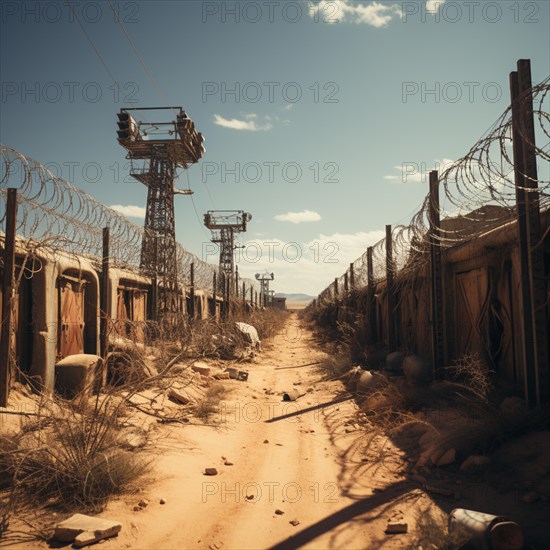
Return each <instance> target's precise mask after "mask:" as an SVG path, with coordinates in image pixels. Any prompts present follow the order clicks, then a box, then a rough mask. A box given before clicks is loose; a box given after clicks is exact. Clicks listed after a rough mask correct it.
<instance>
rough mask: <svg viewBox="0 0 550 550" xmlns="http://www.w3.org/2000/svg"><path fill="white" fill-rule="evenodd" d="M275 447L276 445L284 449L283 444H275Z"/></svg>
mask: <svg viewBox="0 0 550 550" xmlns="http://www.w3.org/2000/svg"><path fill="white" fill-rule="evenodd" d="M275 445H276V446H277V447H282V446H283V444H282V443H275Z"/></svg>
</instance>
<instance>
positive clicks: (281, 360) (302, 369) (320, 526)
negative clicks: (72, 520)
mask: <svg viewBox="0 0 550 550" xmlns="http://www.w3.org/2000/svg"><path fill="white" fill-rule="evenodd" d="M323 356H324V353H323V352H322V351H320V350H319V349H318V348H317V347H316V345H315V342H314V341H313V339H312V336H311V334H310V333H309V332H307V331H305V330H304V329H303V328H301V326H300V324H299V322H298V320H297V318H296V315H291V317H290V319H289V321H288V323H287V325H286V327H285V330H284V331H283V332H282V333H281V334H280V335H279V336H277V337H276V338H275V339H274V341H273V342H272V343H271V344H270V345H269V349H267V350H265V351H264V352H263V353H261V354H260V355H259V356H258V357H257V359H256V360H255V362H254V363H253V364H249V365H247V367H246V368H247V369H248V370H249V372H250V376H249V379H248V381H247V382H239V381H234V380H229V381H224V384H226V385H227V387H228V389H229V390H230V391H229V393H228V395H227V397H226V399H225V400H224V401H223V402H221V403H220V410H219V416H218V419H217V420H218V421H219V423H216V425H214V426H197V425H189V426H177V427H174V426H172V427H163V428H162V430H163V438H162V439H161V440H160V441H159V442H158V449H160V452H159V451H158V450H157V451H155V453H154V459H155V467H154V472H153V475H154V478H155V479H154V480H153V481H152V482H149V481H144V482H143V488H142V490H141V492H140V493H139V494H138V495H132V496H131V497H128V496H126V497H122V498H121V499H119V500H115V501H113V502H111V503H110V504H109V505H108V507H107V508H106V510H105V511H104V512H103V513H102V514H101V516H103V517H106V518H112V519H116V520H118V521H121V522H122V523H123V529H122V531H121V533H120V534H119V536H118V537H116V538H115V539H111V540H108V541H105V542H104V543H103V548H140V549H168V548H178V549H184V548H185V549H188V548H189V549H190V548H201V549H202V548H207V549H208V548H212V549H221V548H223V549H230V548H235V549H237V548H238V549H245V548H277V549H279V548H280V549H283V548H299V547H300V548H302V547H303V548H316V549H317V548H373V547H379V548H380V547H384V548H386V547H387V548H401V547H407V546H408V542H410V538H409V535H394V536H388V535H386V534H384V530H385V527H386V523H387V520H388V518H389V517H390V516H391V515H392V514H393V513H395V511H396V510H401V511H405V512H406V508H407V507H410V506H412V505H413V503H412V502H407V499H405V500H403V499H400V498H399V497H400V495H402V494H403V486H402V485H401V484H400V478H399V475H397V474H396V473H395V472H394V471H393V470H392V471H389V470H383V471H378V473H377V474H376V475H374V473H373V472H372V471H371V472H363V474H364V475H361V476H356V475H353V473H354V472H355V473H357V468H361V467H363V466H364V465H365V462H364V461H362V457H361V456H360V454H361V452H360V448H358V449H357V452H355V453H349V448H350V446H352V447H353V443H354V441H355V440H356V434H355V435H354V431H355V428H354V425H353V424H352V423H350V422H351V420H352V419H353V416H354V414H355V412H356V406H355V404H354V402H353V401H351V400H349V399H348V396H347V395H345V394H344V393H340V392H341V390H342V386H341V384H340V383H339V382H320V381H319V379H320V376H319V374H318V372H316V371H315V366H314V365H309V366H302V365H307V364H309V363H313V362H316V361H319V360H320V359H322V358H323ZM295 384H300V386H301V387H302V388H303V389H304V390H306V391H307V393H306V394H305V395H304V396H303V397H301V398H300V399H299V400H298V401H296V402H293V403H284V402H283V401H282V394H283V392H284V391H285V390H288V389H291V388H294V387H296V386H295ZM271 392H272V393H271ZM342 399H346V400H342ZM339 400H340V401H339ZM333 401H337V402H336V403H333ZM338 401H339V402H338ZM346 451H348V453H347V456H344V455H345V453H346ZM354 455H356V456H354ZM222 457H225V459H227V461H230V462H232V463H233V465H231V466H229V465H224V462H225V460H224V458H222ZM206 467H214V468H217V470H218V475H217V476H205V475H203V471H204V468H206ZM397 468H398V469H399V465H397ZM352 477H353V478H356V477H358V478H359V479H360V480H361V482H362V485H357V484H355V483H354V482H350V481H349V480H350V479H351V478H352ZM380 487H389V488H388V489H386V490H385V491H381V490H380ZM373 489H374V490H373ZM142 498H146V499H148V500H149V502H150V504H149V505H148V506H147V508H145V509H144V510H142V511H138V512H136V511H134V510H133V508H134V506H135V505H136V503H137V502H138V501H139V500H140V499H142ZM161 498H162V499H165V500H166V503H165V504H163V505H161V504H160V502H159V501H160V499H161ZM276 510H280V511H282V512H284V513H283V514H277V513H276V512H275V511H276ZM293 520H296V521H298V522H299V524H297V525H292V524H291V523H290V522H291V521H293Z"/></svg>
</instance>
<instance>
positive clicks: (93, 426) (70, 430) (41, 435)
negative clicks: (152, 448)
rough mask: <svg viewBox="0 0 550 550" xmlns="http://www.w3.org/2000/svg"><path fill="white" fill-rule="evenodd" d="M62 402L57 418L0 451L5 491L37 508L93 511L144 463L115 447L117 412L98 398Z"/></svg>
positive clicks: (126, 484) (126, 483)
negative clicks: (86, 405)
mask: <svg viewBox="0 0 550 550" xmlns="http://www.w3.org/2000/svg"><path fill="white" fill-rule="evenodd" d="M75 404H76V402H64V403H62V404H61V406H59V407H58V413H57V416H54V417H51V416H50V417H49V418H48V422H38V423H36V422H35V423H34V427H31V429H29V430H22V432H21V433H20V434H18V436H16V437H15V439H14V440H13V441H11V442H4V444H3V445H2V447H3V448H2V449H1V451H0V456H1V462H2V467H3V469H4V471H5V473H6V479H8V480H9V485H10V486H11V487H12V488H15V490H16V491H17V493H18V494H19V495H21V496H25V497H26V498H27V499H28V498H32V499H33V500H34V502H37V503H39V504H43V505H44V504H49V505H50V504H55V505H57V506H59V507H60V508H62V509H66V510H77V509H78V510H79V511H98V510H101V509H102V508H103V506H104V505H105V503H106V501H107V499H108V497H109V496H110V495H113V494H117V493H121V492H123V491H125V490H127V489H128V488H129V487H130V486H131V483H132V482H133V481H134V480H135V479H137V478H138V477H139V476H141V475H142V474H144V473H145V472H146V471H147V469H148V463H147V462H146V461H145V460H144V459H142V458H139V457H138V456H136V455H135V454H132V453H130V452H128V451H126V450H125V449H124V448H123V447H122V446H121V445H120V443H119V440H118V433H119V431H120V425H119V422H118V407H116V406H111V403H110V400H109V399H108V398H107V399H102V400H100V399H99V398H98V399H96V400H95V402H94V405H93V406H91V408H89V409H88V410H86V411H82V403H81V402H78V406H75Z"/></svg>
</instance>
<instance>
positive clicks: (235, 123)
mask: <svg viewBox="0 0 550 550" xmlns="http://www.w3.org/2000/svg"><path fill="white" fill-rule="evenodd" d="M245 118H246V119H248V120H239V119H237V118H232V119H228V118H224V117H222V116H220V115H217V114H215V115H214V124H217V125H218V126H223V127H224V128H231V129H232V130H248V131H249V132H260V131H263V132H266V131H267V130H271V128H272V126H271V124H269V123H266V124H258V122H257V115H255V114H254V113H252V114H250V115H245Z"/></svg>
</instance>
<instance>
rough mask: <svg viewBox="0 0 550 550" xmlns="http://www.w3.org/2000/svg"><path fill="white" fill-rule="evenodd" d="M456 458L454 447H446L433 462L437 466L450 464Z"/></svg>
mask: <svg viewBox="0 0 550 550" xmlns="http://www.w3.org/2000/svg"><path fill="white" fill-rule="evenodd" d="M455 458H456V449H448V450H447V451H445V452H444V453H443V454H442V455H441V456H440V457H439V458H438V459H437V460H436V461H434V462H435V465H436V466H438V467H441V466H447V465H448V464H452V463H453V462H454V461H455Z"/></svg>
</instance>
